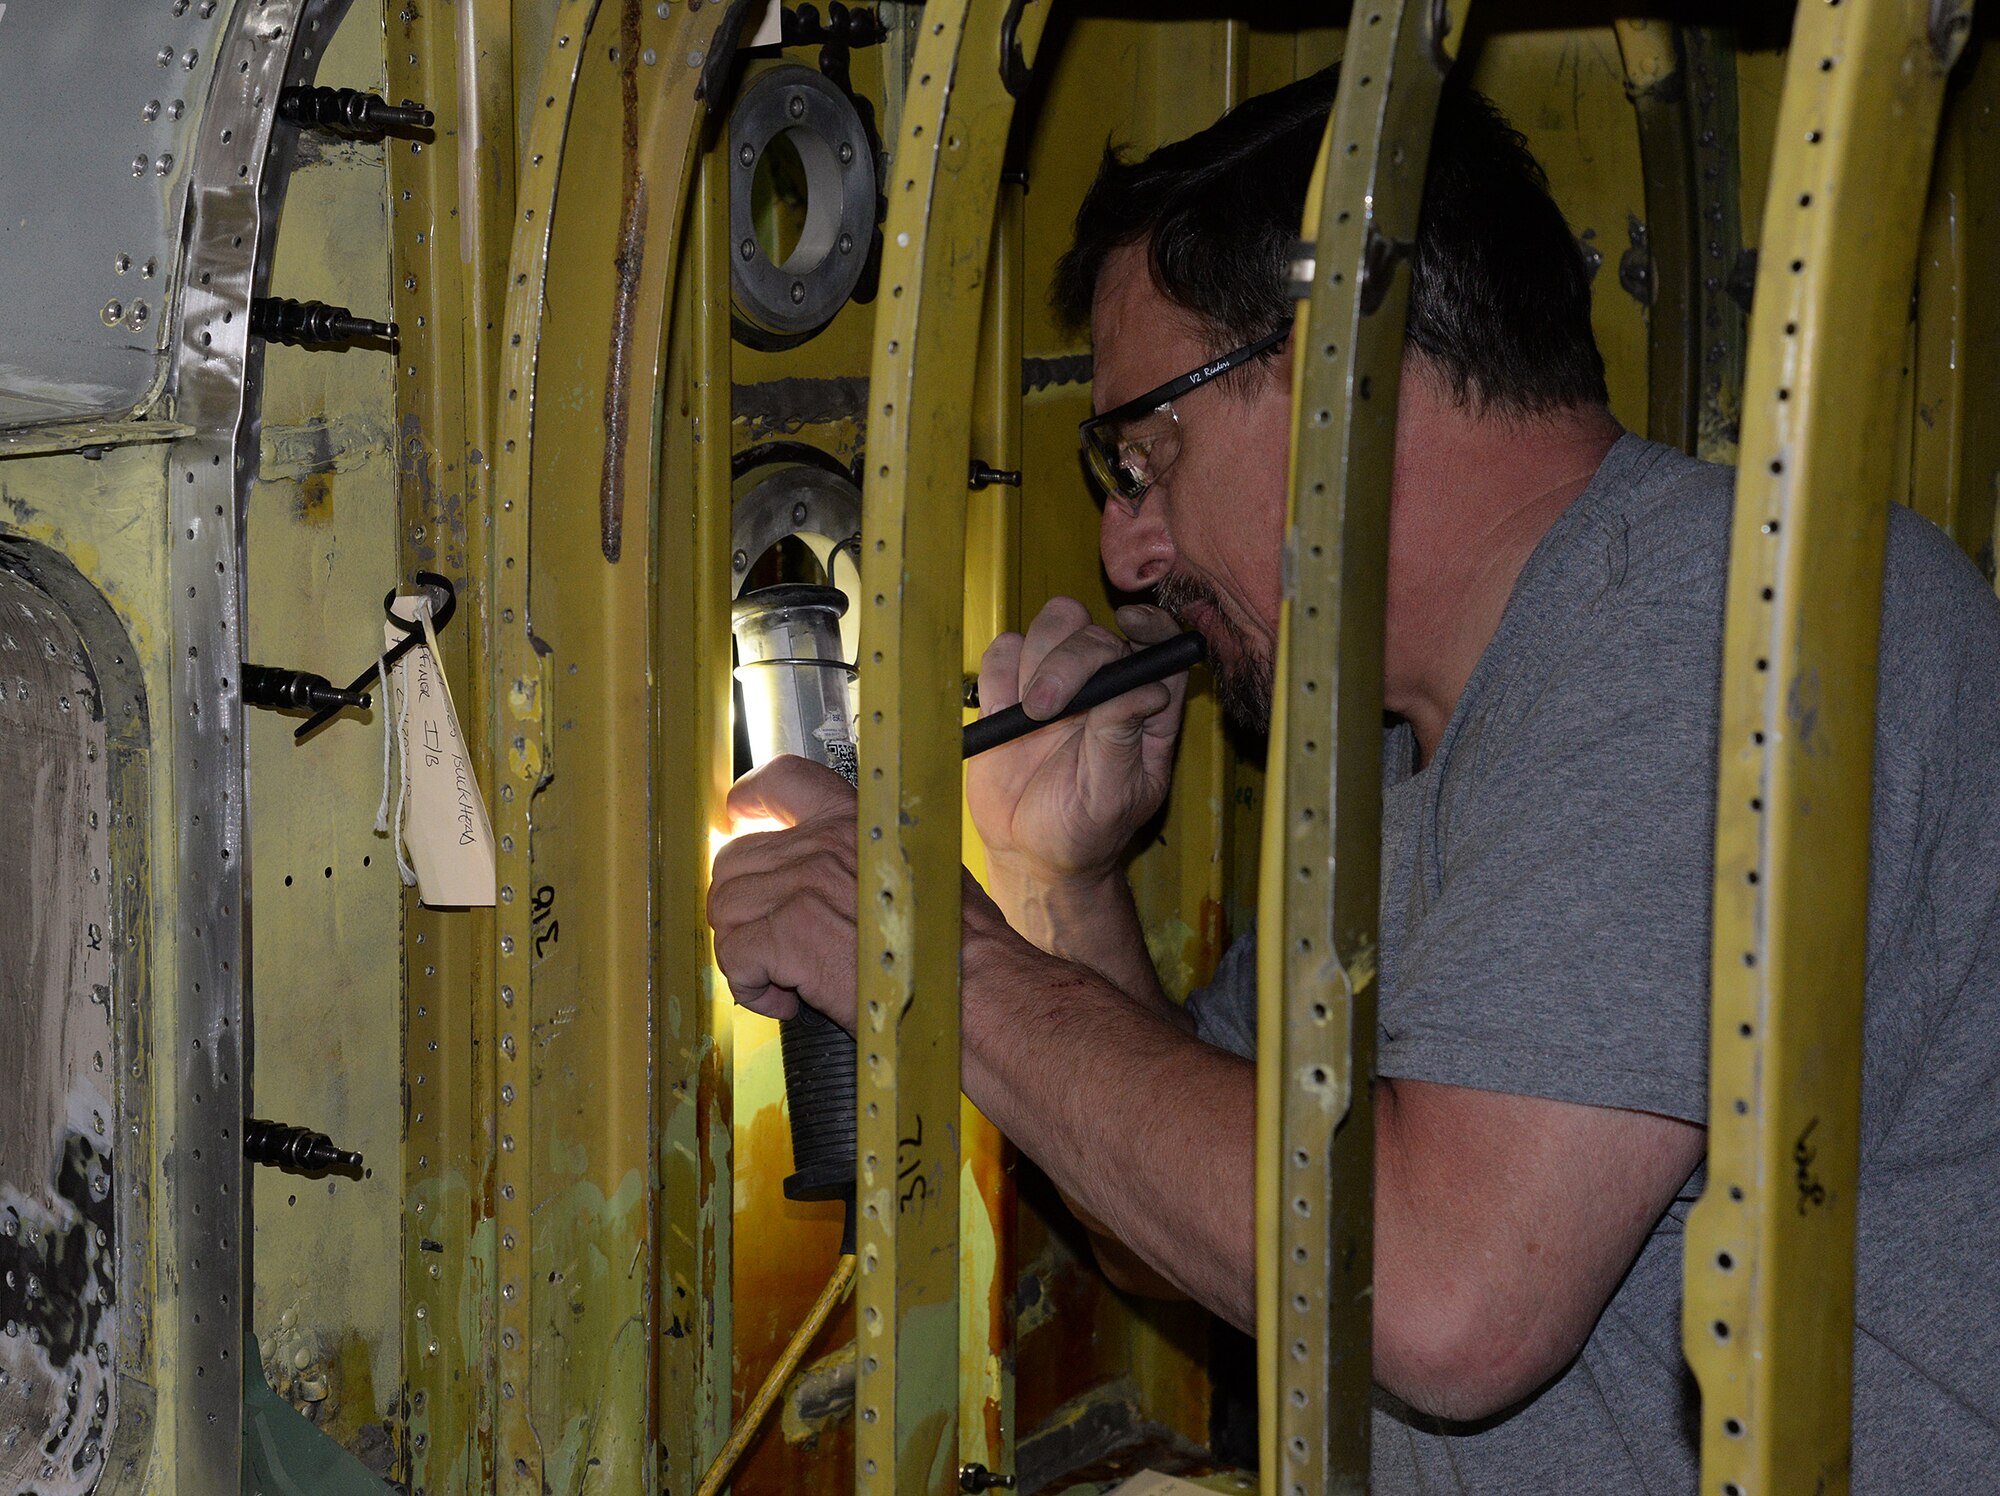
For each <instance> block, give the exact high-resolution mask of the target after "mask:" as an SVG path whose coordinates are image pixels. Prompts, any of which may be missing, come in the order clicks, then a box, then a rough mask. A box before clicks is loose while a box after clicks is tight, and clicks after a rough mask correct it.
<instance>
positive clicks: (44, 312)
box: [0, 0, 231, 428]
mask: <svg viewBox="0 0 2000 1496" xmlns="http://www.w3.org/2000/svg"><path fill="white" fill-rule="evenodd" d="M230 11H231V7H230V6H227V5H219V4H218V3H217V0H171V3H169V0H160V3H158V4H154V5H148V6H145V7H143V8H139V7H135V6H133V5H131V4H129V3H128V0H60V3H54V0H26V3H24V0H14V3H13V4H10V5H0V99H4V100H6V114H7V117H8V119H9V121H10V126H9V128H8V130H7V148H6V150H5V152H4V153H0V308H5V310H4V312H0V428H4V427H10V426H23V425H34V424H40V423H44V422H51V421H74V420H80V419H83V418H87V417H115V416H119V415H127V414H131V413H133V412H136V411H138V410H140V409H143V408H144V407H146V406H148V405H150V404H151V403H152V402H153V400H154V397H155V396H156V395H157V394H158V392H159V389H160V386H161V384H162V383H163V381H164V379H165V377H166V373H167V360H168V354H167V349H168V345H169V338H168V334H169V333H170V331H171V322H172V318H171V317H170V316H169V315H168V311H169V308H170V306H171V303H172V300H173V298H174V296H175V295H176V293H177V291H178V288H179V282H180V279H181V268H182V263H183V254H184V244H185V241H184V238H183V235H182V233H181V226H182V223H183V221H184V219H185V218H186V214H187V200H188V184H189V181H190V171H191V168H192V166H193V163H194V158H195V155H196V150H195V144H196V140H197V138H198V135H199V132H200V131H201V129H202V121H203V115H204V109H203V101H204V100H206V99H207V97H208V93H209V85H210V82H211V80H212V79H213V77H214V73H215V66H216V58H217V56H218V55H219V49H220V44H221V41H222V38H223V34H224V30H223V28H224V25H225V23H226V22H227V21H228V19H229V16H230Z"/></svg>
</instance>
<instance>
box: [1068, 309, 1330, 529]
mask: <svg viewBox="0 0 2000 1496" xmlns="http://www.w3.org/2000/svg"><path fill="white" fill-rule="evenodd" d="M1291 335H1292V330H1291V328H1289V327H1281V328H1279V329H1278V331H1276V332H1274V333H1271V334H1270V335H1269V336H1267V337H1262V338H1259V339H1258V340H1257V341H1256V342H1254V343H1248V344H1245V345H1244V346H1243V347H1241V348H1238V349H1236V350H1235V351H1234V352H1232V353H1225V354H1223V355H1222V357H1220V358H1216V359H1211V360H1209V362H1207V363H1205V364H1203V365H1202V366H1201V367H1200V368H1198V369H1190V370H1189V371H1188V372H1187V373H1185V374H1183V375H1181V376H1180V377H1179V378H1177V379H1169V380H1168V381H1167V382H1166V383H1165V384H1163V385H1160V386H1158V387H1157V388H1155V389H1150V390H1148V391H1146V393H1145V394H1143V395H1141V396H1139V397H1138V398H1137V399H1136V400H1127V401H1126V402H1125V403H1124V404H1123V405H1120V406H1117V407H1116V408H1115V409H1112V410H1107V411H1105V412H1104V414H1103V415H1101V416H1092V417H1091V418H1090V419H1089V420H1087V421H1085V422H1084V423H1083V424H1082V425H1081V426H1079V427H1078V428H1077V435H1078V437H1079V439H1080V440H1081V442H1082V444H1083V458H1084V461H1085V462H1086V463H1087V464H1088V465H1089V467H1090V475H1091V477H1093V478H1095V479H1096V480H1097V483H1098V486H1099V487H1101V488H1102V489H1103V490H1104V493H1105V496H1106V497H1107V498H1113V499H1116V500H1118V501H1119V502H1120V503H1121V504H1123V505H1124V506H1125V508H1126V509H1127V510H1128V511H1129V512H1131V513H1133V514H1137V513H1138V512H1139V505H1140V503H1141V502H1142V501H1143V500H1144V499H1145V497H1146V490H1148V489H1149V488H1151V487H1152V486H1153V485H1154V484H1155V483H1157V482H1159V481H1160V478H1161V477H1162V476H1163V475H1164V474H1165V473H1166V471H1167V469H1168V468H1170V467H1171V466H1173V462H1174V459H1175V458H1176V457H1178V456H1179V455H1180V450H1181V435H1180V417H1179V416H1177V415H1176V414H1174V401H1176V400H1178V399H1180V398H1181V397H1183V396H1184V395H1187V394H1189V393H1190V392H1192V391H1194V390H1198V389H1200V388H1201V387H1202V386H1203V385H1205V384H1207V383H1208V382H1209V381H1210V380H1212V379H1218V378H1220V377H1221V376H1222V375H1224V374H1227V373H1228V372H1229V371H1230V370H1231V369H1235V368H1240V367H1242V366H1243V365H1244V364H1247V363H1249V362H1250V360H1251V359H1253V358H1257V357H1259V356H1260V355H1262V354H1266V353H1269V352H1270V351H1271V350H1272V349H1273V348H1276V347H1277V346H1278V345H1279V344H1280V343H1282V342H1284V341H1285V339H1286V338H1288V337H1290V336H1291Z"/></svg>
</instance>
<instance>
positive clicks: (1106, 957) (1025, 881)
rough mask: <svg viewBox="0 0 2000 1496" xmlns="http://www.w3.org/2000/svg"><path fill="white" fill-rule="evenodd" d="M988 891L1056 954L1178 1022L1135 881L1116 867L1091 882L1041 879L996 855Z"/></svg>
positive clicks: (1023, 930)
mask: <svg viewBox="0 0 2000 1496" xmlns="http://www.w3.org/2000/svg"><path fill="white" fill-rule="evenodd" d="M987 881H988V891H989V892H990V893H991V894H992V895H993V901H994V902H995V903H997V904H998V905H999V906H1000V908H1001V910H1002V911H1003V912H1004V913H1005V914H1006V916H1007V922H1008V924H1010V925H1012V926H1013V927H1014V929H1015V930H1016V931H1018V932H1019V933H1020V934H1021V935H1023V936H1025V937H1026V938H1027V939H1028V940H1029V941H1031V942H1032V943H1033V944H1034V945H1036V946H1038V947H1040V948H1041V949H1042V950H1044V951H1047V952H1048V953H1049V954H1050V955H1052V956H1060V957H1061V958H1062V959H1063V960H1065V961H1074V962H1076V963H1077V964H1078V965H1080V966H1087V967H1089V968H1090V969H1091V970H1092V971H1094V972H1096V973H1097V974H1098V975H1099V976H1101V977H1103V978H1105V980H1107V981H1108V982H1110V983H1111V985H1112V986H1114V987H1116V988H1117V989H1118V990H1119V991H1121V992H1125V993H1128V994H1130V995H1131V996H1133V997H1137V998H1140V999H1143V1000H1144V1001H1145V1002H1146V1003H1148V1004H1151V1005H1155V1006H1158V1007H1159V1008H1160V1009H1161V1010H1162V1011H1163V1012H1166V1013H1167V1014H1169V1015H1170V1016H1171V1017H1172V1020H1173V1021H1174V1022H1175V1023H1176V1024H1184V1020H1183V1019H1182V1018H1181V1017H1180V1009H1179V1007H1178V1006H1176V1005H1175V1004H1174V1003H1173V1002H1171V1001H1170V1000H1169V999H1168V997H1167V995H1166V992H1165V991H1164V989H1162V988H1161V986H1160V976H1159V972H1158V970H1157V969H1156V968H1155V967H1154V965H1153V958H1152V954H1151V953H1150V952H1149V951H1148V950H1147V949H1146V933H1145V929H1144V927H1143V926H1142V925H1141V924H1140V922H1139V911H1138V907H1137V905H1136V904H1134V902H1133V900H1132V886H1131V885H1130V884H1129V883H1127V882H1126V881H1125V876H1124V874H1123V873H1120V872H1118V871H1116V870H1114V871H1112V872H1109V873H1106V874H1105V875H1104V876H1103V877H1101V878H1098V879H1093V880H1090V881H1086V882H1061V881H1054V880H1047V879H1041V878H1037V877H1034V876H1032V875H1031V874H1029V873H1027V872H1024V871H1021V870H1019V869H1016V868H1014V867H1012V866H1010V865H1008V864H1006V863H1004V862H1001V861H1000V860H998V859H995V860H994V862H993V863H992V865H991V866H990V868H989V872H988V880H987Z"/></svg>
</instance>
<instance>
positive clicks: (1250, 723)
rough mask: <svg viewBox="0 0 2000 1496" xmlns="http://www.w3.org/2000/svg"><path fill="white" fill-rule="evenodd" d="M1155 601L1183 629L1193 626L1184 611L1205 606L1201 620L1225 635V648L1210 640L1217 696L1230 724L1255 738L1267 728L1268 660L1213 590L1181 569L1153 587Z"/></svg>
mask: <svg viewBox="0 0 2000 1496" xmlns="http://www.w3.org/2000/svg"><path fill="white" fill-rule="evenodd" d="M1153 601H1154V603H1155V604H1156V605H1158V606H1159V607H1161V608H1164V609H1165V610H1166V611H1167V612H1169V613H1171V614H1173V616H1174V621H1175V622H1176V623H1178V624H1179V625H1180V626H1181V627H1182V628H1184V629H1185V628H1192V627H1193V625H1192V624H1191V623H1190V622H1189V621H1188V615H1189V613H1191V612H1192V611H1193V610H1194V608H1195V606H1196V605H1197V604H1201V605H1205V610H1204V618H1203V622H1204V623H1205V624H1206V625H1207V627H1208V629H1209V630H1210V631H1211V632H1214V631H1219V632H1221V633H1222V634H1224V635H1226V636H1227V638H1228V642H1229V645H1230V647H1229V649H1228V650H1226V651H1225V650H1219V649H1216V648H1214V647H1213V645H1214V644H1215V642H1216V641H1215V640H1214V639H1213V638H1211V639H1210V640H1209V643H1210V646H1211V647H1210V649H1209V651H1208V668H1209V671H1210V673H1211V674H1212V675H1213V676H1214V678H1215V695H1216V699H1217V700H1218V701H1219V702H1221V703H1222V712H1223V715H1224V716H1226V717H1227V718H1228V719H1229V720H1230V721H1231V722H1232V723H1233V724H1235V725H1236V726H1237V727H1238V728H1240V729H1242V730H1243V731H1244V732H1247V733H1250V734H1252V735H1253V736H1255V737H1260V738H1261V737H1267V736H1269V735H1270V731H1271V691H1272V686H1271V662H1270V661H1269V660H1267V659H1264V658H1263V657H1262V656H1260V655H1259V654H1258V653H1257V651H1256V650H1255V649H1254V648H1252V647H1251V644H1250V641H1249V640H1248V639H1247V638H1245V637H1244V634H1243V631H1242V630H1241V629H1239V628H1238V627H1237V626H1236V624H1235V622H1234V621H1233V620H1231V618H1230V617H1229V615H1228V614H1227V613H1225V612H1223V610H1222V601H1221V599H1220V598H1218V597H1217V596H1216V595H1215V592H1214V589H1212V588H1211V587H1209V586H1208V585H1207V584H1206V583H1204V582H1200V581H1197V580H1196V579H1195V578H1193V577H1191V576H1188V575H1187V574H1186V573H1184V572H1178V571H1176V572H1169V573H1168V574H1167V575H1166V576H1165V577H1164V578H1162V579H1161V581H1160V582H1159V583H1158V584H1157V585H1156V586H1155V587H1154V589H1153Z"/></svg>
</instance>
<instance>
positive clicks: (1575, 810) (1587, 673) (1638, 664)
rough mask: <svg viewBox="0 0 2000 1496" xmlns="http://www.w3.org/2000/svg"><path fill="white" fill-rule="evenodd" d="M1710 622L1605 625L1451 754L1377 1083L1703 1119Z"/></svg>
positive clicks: (1581, 633) (1650, 617)
mask: <svg viewBox="0 0 2000 1496" xmlns="http://www.w3.org/2000/svg"><path fill="white" fill-rule="evenodd" d="M1717 622H1718V620H1717V619H1716V618H1715V617H1714V616H1713V615H1712V614H1705V613H1704V612H1703V611H1702V610H1700V609H1698V608H1695V607H1689V606H1685V605H1676V604H1673V603H1671V602H1668V603H1658V604H1654V605H1651V606H1646V607H1634V606H1626V607H1623V608H1618V609H1601V610H1599V611H1598V612H1597V613H1595V614H1593V615H1592V616H1591V618H1590V619H1589V620H1587V622H1586V624H1585V626H1584V627H1582V628H1579V629H1577V630H1575V631H1574V633H1573V634H1572V635H1571V637H1570V638H1569V639H1567V640H1566V641H1565V642H1564V643H1563V644H1562V646H1561V647H1560V648H1558V649H1556V650H1554V651H1552V652H1551V654H1550V656H1549V658H1548V662H1547V663H1546V665H1544V666H1543V667H1542V668H1540V669H1539V670H1537V671H1534V672H1531V673H1524V675H1523V676H1521V677H1517V678H1516V679H1515V681H1514V682H1513V683H1512V684H1511V685H1510V687H1509V689H1508V691H1507V693H1506V698H1505V699H1504V700H1502V701H1501V702H1498V703H1496V704H1495V707H1494V710H1492V711H1491V712H1490V713H1488V714H1486V716H1485V718H1484V720H1483V721H1482V722H1481V723H1480V724H1479V725H1478V728H1477V730H1476V731H1474V732H1468V733H1467V735H1466V736H1465V737H1464V738H1463V739H1461V741H1459V742H1458V743H1456V744H1455V745H1453V747H1452V750H1451V755H1452V756H1451V757H1450V758H1449V759H1447V760H1446V761H1445V762H1444V763H1443V764H1441V766H1440V767H1441V768H1442V769H1443V770H1445V771H1446V772H1447V773H1448V774H1450V775H1451V776H1452V782H1448V783H1446V784H1444V785H1441V787H1440V797H1439V801H1438V807H1437V820H1436V823H1435V826H1434V828H1433V834H1434V836H1435V842H1434V846H1435V849H1436V858H1435V863H1434V865H1433V868H1432V869H1431V870H1430V871H1429V872H1427V873H1426V874H1421V875H1420V876H1426V877H1427V878H1428V879H1429V880H1430V881H1429V882H1428V885H1427V886H1426V887H1425V888H1424V889H1422V890H1420V891H1419V890H1413V896H1414V897H1415V898H1416V901H1417V904H1418V905H1419V906H1421V907H1422V908H1423V913H1422V916H1421V918H1419V919H1416V920H1414V921H1412V928H1411V930H1410V933H1409V936H1408V939H1407V942H1406V944H1405V945H1404V946H1403V948H1402V952H1401V956H1400V959H1399V961H1398V966H1399V968H1400V969H1399V971H1398V973H1397V978H1396V983H1395V990H1394V991H1393V992H1389V993H1385V999H1384V1008H1383V1011H1382V1014H1381V1044H1380V1050H1379V1053H1378V1056H1377V1069H1378V1072H1379V1073H1380V1074H1382V1075H1386V1076H1395V1077H1401V1078H1406V1079H1413V1080H1426V1081H1437V1082H1442V1083H1445V1084H1450V1085H1462V1086H1472V1087H1477V1088H1479V1089H1482V1090H1491V1091H1505V1092H1510V1093H1514V1094H1517V1095H1530V1096H1540V1097H1546V1098H1548V1099H1551V1100H1557V1101H1570V1102H1577V1103H1581V1104H1584V1105H1590V1106H1611V1107H1623V1108H1629V1109H1632V1110H1638V1111H1650V1112H1658V1113H1661V1114H1663V1115H1667V1116H1672V1117H1679V1118H1683V1119H1686V1120H1688V1121H1692V1122H1703V1121H1705V1120H1706V1116H1707V1071H1708V986H1709V926H1710V904H1711V900H1712V897H1713V893H1712V890H1713V868H1712V862H1713V837H1714V818H1715V808H1714V798H1715V767H1716V716H1717V696H1718V691H1719V673H1718V672H1719V657H1720V639H1719V637H1718V633H1717Z"/></svg>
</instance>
